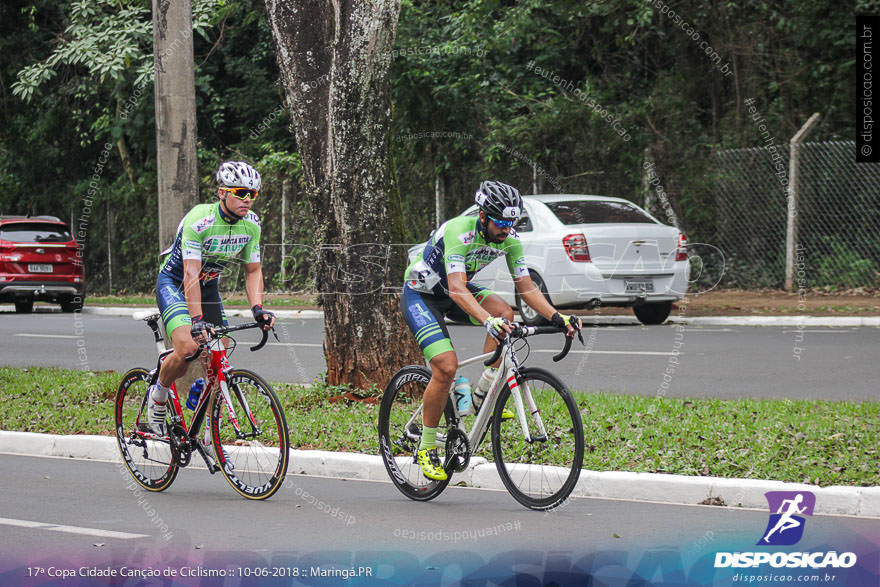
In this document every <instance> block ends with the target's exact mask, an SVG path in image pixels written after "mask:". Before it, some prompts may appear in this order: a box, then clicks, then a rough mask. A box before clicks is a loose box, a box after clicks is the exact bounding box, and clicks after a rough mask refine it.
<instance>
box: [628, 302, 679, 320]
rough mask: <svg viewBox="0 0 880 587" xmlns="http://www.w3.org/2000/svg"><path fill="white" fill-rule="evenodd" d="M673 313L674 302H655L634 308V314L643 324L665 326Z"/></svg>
mask: <svg viewBox="0 0 880 587" xmlns="http://www.w3.org/2000/svg"><path fill="white" fill-rule="evenodd" d="M671 311H672V302H654V303H653V304H639V305H637V306H633V314H635V315H636V318H638V319H639V322H641V323H642V324H663V322H665V321H666V319H667V318H669V312H671Z"/></svg>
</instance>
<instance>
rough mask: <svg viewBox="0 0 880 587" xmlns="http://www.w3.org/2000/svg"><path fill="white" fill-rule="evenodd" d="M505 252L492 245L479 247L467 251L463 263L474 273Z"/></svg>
mask: <svg viewBox="0 0 880 587" xmlns="http://www.w3.org/2000/svg"><path fill="white" fill-rule="evenodd" d="M505 254H506V253H505V252H504V251H501V250H499V249H496V248H493V247H480V248H478V249H474V250H472V251H470V252H468V254H467V257H466V258H465V265H466V266H467V268H468V271H471V272H474V273H476V272H477V271H479V270H480V269H482V268H483V267H485V266H486V265H488V264H489V263H491V262H492V261H494V260H495V259H497V258H498V257H502V256H504V255H505Z"/></svg>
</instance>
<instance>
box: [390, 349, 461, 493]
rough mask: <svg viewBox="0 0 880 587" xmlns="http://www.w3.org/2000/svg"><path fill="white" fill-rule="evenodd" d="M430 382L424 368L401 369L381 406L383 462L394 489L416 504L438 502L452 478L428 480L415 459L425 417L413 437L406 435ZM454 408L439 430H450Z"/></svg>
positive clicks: (447, 412) (445, 415)
mask: <svg viewBox="0 0 880 587" xmlns="http://www.w3.org/2000/svg"><path fill="white" fill-rule="evenodd" d="M430 380H431V371H430V370H428V369H427V368H426V367H423V366H422V365H409V366H407V367H404V368H402V369H400V370H399V371H397V373H395V374H394V375H393V376H392V377H391V380H390V381H389V382H388V385H387V386H386V387H385V391H384V392H383V394H382V403H381V405H380V406H379V452H380V453H381V455H382V462H384V463H385V470H386V471H388V476H389V477H391V481H392V482H393V483H394V486H395V487H397V489H399V490H400V492H401V493H403V494H404V495H405V496H407V497H408V498H410V499H412V500H415V501H429V500H431V499H434V498H435V497H437V496H438V495H440V494H441V493H442V492H443V490H444V489H446V486H447V485H449V480H450V478H451V475H450V476H449V477H447V478H446V479H445V480H444V481H435V480H432V479H428V478H427V477H425V476H424V475H423V474H422V470H421V468H419V465H418V463H416V462H414V460H413V458H414V454H415V451H416V449H418V446H419V440H420V438H421V431H422V418H421V414H419V415H418V417H417V418H416V421H415V422H414V424H415V428H417V430H410V434H409V435H407V434H405V432H406V431H405V426H406V424H407V422H409V420H410V418H412V416H413V414H414V413H415V412H416V411H417V410H419V407H420V406H421V402H422V397H423V396H424V393H425V388H426V387H427V385H428V382H429V381H430ZM451 409H452V403H451V402H449V401H447V402H446V408H445V409H444V411H443V415H442V416H441V418H440V424H439V425H438V426H437V429H438V430H445V429H446V428H447V427H448V425H447V424H448V422H449V421H450V419H451V414H452V412H451ZM438 448H439V447H438ZM447 473H449V471H447Z"/></svg>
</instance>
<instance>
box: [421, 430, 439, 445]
mask: <svg viewBox="0 0 880 587" xmlns="http://www.w3.org/2000/svg"><path fill="white" fill-rule="evenodd" d="M423 448H437V428H428V427H427V426H425V427H423V428H422V441H421V442H420V443H419V450H422V449H423Z"/></svg>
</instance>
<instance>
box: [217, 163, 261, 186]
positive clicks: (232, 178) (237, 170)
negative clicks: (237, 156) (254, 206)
mask: <svg viewBox="0 0 880 587" xmlns="http://www.w3.org/2000/svg"><path fill="white" fill-rule="evenodd" d="M217 183H219V184H220V185H221V186H223V187H227V188H247V189H250V190H257V191H259V190H260V188H261V187H262V186H263V182H262V180H261V179H260V173H259V172H258V171H257V170H256V169H254V168H253V167H251V166H250V165H248V164H247V163H245V162H244V161H226V162H225V163H221V164H220V169H218V170H217Z"/></svg>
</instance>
